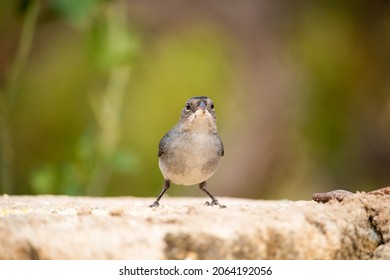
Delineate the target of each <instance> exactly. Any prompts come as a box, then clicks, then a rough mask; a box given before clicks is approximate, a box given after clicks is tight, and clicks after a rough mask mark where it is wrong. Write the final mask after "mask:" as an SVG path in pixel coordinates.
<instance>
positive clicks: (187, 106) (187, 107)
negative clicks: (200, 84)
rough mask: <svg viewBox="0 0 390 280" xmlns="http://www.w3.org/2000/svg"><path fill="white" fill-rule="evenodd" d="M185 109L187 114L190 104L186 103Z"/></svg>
mask: <svg viewBox="0 0 390 280" xmlns="http://www.w3.org/2000/svg"><path fill="white" fill-rule="evenodd" d="M185 109H186V111H187V112H188V111H189V110H190V109H191V106H190V103H187V104H186V107H185Z"/></svg>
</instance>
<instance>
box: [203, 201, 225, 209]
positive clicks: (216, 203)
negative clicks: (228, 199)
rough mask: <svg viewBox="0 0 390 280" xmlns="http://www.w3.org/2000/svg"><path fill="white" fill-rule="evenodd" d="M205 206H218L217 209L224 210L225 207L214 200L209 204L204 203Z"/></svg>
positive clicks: (207, 202)
mask: <svg viewBox="0 0 390 280" xmlns="http://www.w3.org/2000/svg"><path fill="white" fill-rule="evenodd" d="M205 205H207V206H214V205H218V206H219V208H226V206H225V205H222V204H219V202H218V200H216V199H213V200H212V201H211V202H209V201H206V203H205Z"/></svg>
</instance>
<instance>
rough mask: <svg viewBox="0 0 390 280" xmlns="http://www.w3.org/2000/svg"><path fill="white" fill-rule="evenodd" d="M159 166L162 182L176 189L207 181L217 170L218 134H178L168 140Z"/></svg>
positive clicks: (219, 151) (220, 148)
mask: <svg viewBox="0 0 390 280" xmlns="http://www.w3.org/2000/svg"><path fill="white" fill-rule="evenodd" d="M169 138H170V141H169V142H170V143H165V144H168V145H166V150H165V151H164V154H163V155H162V156H161V157H160V159H159V166H160V169H161V172H162V173H163V175H164V178H166V179H169V180H171V181H172V182H173V183H175V184H178V185H194V184H199V183H201V182H203V181H206V180H207V179H209V178H210V177H211V176H212V175H213V174H214V172H215V170H216V169H217V167H218V164H219V160H220V157H221V150H222V144H221V140H220V139H219V137H218V135H217V134H211V133H203V132H199V133H181V134H180V135H176V137H169Z"/></svg>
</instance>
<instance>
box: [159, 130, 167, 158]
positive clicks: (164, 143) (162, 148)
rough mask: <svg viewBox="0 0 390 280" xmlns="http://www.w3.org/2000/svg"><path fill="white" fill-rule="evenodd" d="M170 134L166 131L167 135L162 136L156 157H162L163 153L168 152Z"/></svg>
mask: <svg viewBox="0 0 390 280" xmlns="http://www.w3.org/2000/svg"><path fill="white" fill-rule="evenodd" d="M169 138H170V133H169V131H168V133H167V134H165V135H164V137H163V138H162V139H161V140H160V144H159V145H158V154H157V155H158V157H162V156H163V155H164V154H165V152H166V151H167V150H168V143H169Z"/></svg>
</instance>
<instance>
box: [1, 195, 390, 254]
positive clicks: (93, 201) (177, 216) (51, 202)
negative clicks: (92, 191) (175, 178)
mask: <svg viewBox="0 0 390 280" xmlns="http://www.w3.org/2000/svg"><path fill="white" fill-rule="evenodd" d="M153 200H154V199H153V198H134V197H114V198H92V197H67V196H2V197H0V259H390V223H389V218H390V207H389V206H390V196H378V195H372V194H356V195H353V196H351V197H348V198H346V199H345V200H344V201H342V202H337V201H333V200H332V201H331V202H329V203H326V204H318V203H316V202H314V201H264V200H249V199H236V198H223V197H221V198H219V200H220V202H221V203H223V204H225V205H226V206H227V208H226V209H220V208H218V207H216V206H214V207H210V206H205V205H204V202H205V200H206V198H169V197H164V199H163V200H162V201H161V204H162V205H161V206H160V207H159V208H156V209H151V208H149V207H148V205H149V204H151V203H152V202H153Z"/></svg>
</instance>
